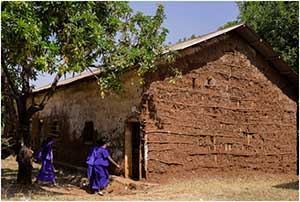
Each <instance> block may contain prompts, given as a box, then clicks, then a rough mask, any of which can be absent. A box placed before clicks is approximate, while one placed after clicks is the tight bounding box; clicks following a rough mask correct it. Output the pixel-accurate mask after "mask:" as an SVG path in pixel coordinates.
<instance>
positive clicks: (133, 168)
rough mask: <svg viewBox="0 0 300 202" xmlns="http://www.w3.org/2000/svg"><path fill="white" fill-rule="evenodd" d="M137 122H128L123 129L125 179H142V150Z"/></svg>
mask: <svg viewBox="0 0 300 202" xmlns="http://www.w3.org/2000/svg"><path fill="white" fill-rule="evenodd" d="M141 134H142V132H141V130H140V123H139V122H128V123H127V124H126V129H125V177H128V178H131V179H134V180H140V179H141V178H143V177H144V173H145V172H144V171H143V170H144V166H143V165H144V163H143V162H144V152H143V151H144V148H143V143H142V141H141V139H142V138H141Z"/></svg>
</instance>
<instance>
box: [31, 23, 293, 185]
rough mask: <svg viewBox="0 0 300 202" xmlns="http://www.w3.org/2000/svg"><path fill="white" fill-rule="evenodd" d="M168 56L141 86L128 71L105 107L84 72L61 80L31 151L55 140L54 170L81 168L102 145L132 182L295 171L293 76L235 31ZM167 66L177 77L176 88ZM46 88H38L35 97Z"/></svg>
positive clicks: (248, 34) (252, 37)
mask: <svg viewBox="0 0 300 202" xmlns="http://www.w3.org/2000/svg"><path fill="white" fill-rule="evenodd" d="M171 50H176V51H178V53H179V56H178V57H177V58H176V61H175V62H174V63H172V64H160V65H159V67H158V69H159V70H158V71H157V72H156V73H154V74H152V75H149V77H148V79H147V85H146V86H145V87H141V86H139V84H138V83H137V79H136V74H135V72H129V73H127V74H126V75H124V77H123V81H124V85H125V86H126V89H127V90H126V92H124V93H119V94H117V93H114V92H111V93H110V94H109V95H108V96H106V97H105V98H104V99H102V98H101V97H100V94H99V91H98V86H97V82H96V79H95V77H94V76H93V74H91V73H88V72H87V73H83V74H81V75H79V76H77V77H74V78H70V79H67V80H64V81H61V82H59V84H58V88H57V90H56V92H55V94H54V95H53V97H52V98H51V99H50V101H49V103H48V104H47V105H46V107H45V108H44V110H43V111H40V112H38V113H37V114H36V115H35V116H34V118H33V119H32V134H33V145H35V147H36V148H37V147H38V145H40V144H41V141H42V140H43V139H45V138H46V136H48V135H50V134H51V135H55V136H56V137H57V143H56V145H55V148H54V159H55V163H57V164H63V165H66V166H71V165H72V166H74V165H76V166H82V167H84V166H85V159H86V156H87V153H88V151H89V148H90V147H91V145H92V144H93V143H94V142H95V141H96V139H97V138H102V137H106V138H108V139H109V140H110V141H111V143H112V147H111V149H110V151H111V154H112V156H113V158H115V159H117V161H118V162H119V163H121V164H122V167H123V170H124V175H125V176H126V177H131V178H134V179H140V178H147V179H154V178H158V177H159V176H161V175H165V176H168V175H173V174H174V173H176V175H179V174H180V173H187V172H192V171H193V172H195V173H196V172H198V173H201V172H204V171H206V170H220V171H224V172H231V171H236V170H245V169H246V170H257V171H265V172H280V173H291V174H292V173H296V170H297V145H298V142H297V131H298V128H297V116H298V111H297V105H298V74H297V73H296V72H294V71H293V70H292V69H291V68H290V67H288V66H287V64H286V63H285V62H284V61H283V60H282V59H281V58H280V57H279V56H278V55H276V54H275V53H274V51H273V49H272V48H271V47H270V45H268V44H267V43H265V42H264V41H263V40H261V38H260V37H259V36H257V34H255V33H254V31H253V30H251V29H250V28H249V27H247V26H246V25H244V24H240V25H237V26H234V27H230V28H227V29H224V30H220V31H217V32H214V33H210V34H207V35H204V36H202V37H199V38H196V39H192V40H189V41H186V42H183V43H180V44H176V45H174V46H173V47H171ZM171 66H172V67H176V68H178V69H180V71H181V72H182V78H181V79H180V78H175V80H176V82H172V81H174V78H172V77H171V76H172V74H171V73H170V71H169V70H170V67H171ZM94 74H98V75H101V73H100V72H99V71H96V72H94ZM49 87H50V86H44V87H41V88H38V89H36V90H35V93H34V96H35V99H41V98H42V97H43V95H44V93H45V90H46V89H48V88H49ZM112 169H113V168H112ZM112 171H113V170H112Z"/></svg>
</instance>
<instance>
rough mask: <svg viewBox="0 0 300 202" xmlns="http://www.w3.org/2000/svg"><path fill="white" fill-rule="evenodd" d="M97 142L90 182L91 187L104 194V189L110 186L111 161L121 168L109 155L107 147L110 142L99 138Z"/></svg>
mask: <svg viewBox="0 0 300 202" xmlns="http://www.w3.org/2000/svg"><path fill="white" fill-rule="evenodd" d="M97 144H98V147H97V148H95V149H94V150H93V154H94V164H93V168H92V174H91V177H90V184H91V188H92V189H93V190H94V191H97V192H98V194H99V195H101V196H103V195H104V192H103V190H104V189H105V187H107V186H108V183H109V180H108V177H109V173H108V166H109V161H110V162H111V163H113V164H114V165H115V166H116V167H118V168H120V166H119V164H117V163H116V162H115V161H114V160H113V159H112V158H111V156H110V155H109V152H108V150H107V147H109V143H107V142H104V141H103V140H99V141H97Z"/></svg>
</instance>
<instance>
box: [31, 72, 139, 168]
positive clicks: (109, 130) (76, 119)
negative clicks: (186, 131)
mask: <svg viewBox="0 0 300 202" xmlns="http://www.w3.org/2000/svg"><path fill="white" fill-rule="evenodd" d="M124 83H125V84H124V85H125V87H126V92H123V93H110V94H107V95H106V96H105V98H104V99H102V98H101V96H100V93H99V87H98V85H97V82H96V81H95V79H89V80H81V81H79V82H76V83H73V84H72V85H67V86H63V87H61V88H59V89H58V90H57V91H56V92H55V94H54V96H53V97H52V98H51V99H50V100H49V103H47V105H46V106H45V108H44V110H43V111H40V112H38V113H37V114H36V115H35V116H34V118H33V120H32V134H33V141H34V145H35V147H39V145H40V144H41V141H40V139H41V135H42V136H44V139H45V138H46V137H47V136H49V134H50V133H51V124H52V123H53V121H54V120H55V121H57V122H58V123H59V128H60V129H59V134H58V137H57V138H56V144H55V145H54V161H60V162H64V163H68V164H72V165H75V166H85V165H86V163H85V161H86V157H87V154H88V152H89V150H90V148H91V147H92V145H93V144H86V143H85V142H84V139H83V131H84V127H85V122H89V121H92V122H93V125H94V133H93V136H94V137H93V141H94V143H95V142H96V140H97V139H99V138H106V139H108V140H109V141H111V147H110V148H109V150H110V152H111V155H112V157H113V158H114V159H115V160H117V161H118V163H120V164H122V162H123V160H124V128H125V127H124V126H125V122H126V120H127V116H128V115H129V114H130V113H131V108H132V106H138V105H139V103H140V97H141V92H142V89H141V88H140V87H139V85H138V82H137V79H135V77H134V75H133V74H132V73H130V74H127V75H125V76H124ZM42 95H43V94H42V93H40V94H37V95H36V98H35V99H36V100H38V99H41V97H42ZM39 120H43V126H42V129H41V130H39V129H38V124H39V123H38V122H39ZM112 168H115V167H113V166H112Z"/></svg>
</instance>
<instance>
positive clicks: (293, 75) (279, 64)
mask: <svg viewBox="0 0 300 202" xmlns="http://www.w3.org/2000/svg"><path fill="white" fill-rule="evenodd" d="M229 32H236V33H237V34H238V35H239V36H241V37H242V38H243V39H244V40H246V41H247V42H248V43H249V44H250V46H252V47H253V48H254V49H255V50H256V51H258V52H259V53H260V54H261V55H262V56H263V57H264V58H265V59H266V60H267V61H269V62H270V63H271V64H272V66H274V67H275V68H276V69H277V70H278V71H279V73H280V74H282V75H283V76H284V77H286V78H288V79H289V80H290V81H291V82H292V83H293V84H294V85H295V86H297V87H298V85H299V76H298V73H297V72H295V71H294V70H293V69H292V68H290V67H289V66H288V65H287V63H286V62H284V61H283V60H282V59H281V58H280V56H278V54H276V53H275V52H274V50H273V48H272V47H271V45H269V44H268V43H266V42H265V41H263V40H262V39H261V38H260V37H259V36H258V35H257V34H256V33H255V32H254V31H253V30H252V29H250V28H249V27H248V26H247V25H246V24H244V23H242V24H238V25H235V26H232V27H229V28H226V29H223V30H219V31H216V32H212V33H209V34H206V35H203V36H200V37H198V38H195V39H191V40H188V41H184V42H182V43H179V44H175V45H174V46H171V47H170V48H169V50H168V51H166V52H169V51H181V50H184V49H186V48H190V47H192V46H195V45H198V44H200V43H205V42H206V41H208V40H210V39H213V38H215V37H218V36H221V35H223V34H226V33H229ZM100 72H101V71H100V70H95V71H94V72H93V73H91V72H85V73H82V74H80V75H79V76H76V77H73V78H69V79H66V80H63V81H60V82H59V83H58V86H63V85H67V84H70V83H72V82H75V81H78V80H81V79H83V78H86V77H90V76H92V75H93V74H99V73H100ZM50 86H51V84H49V85H46V86H42V87H39V88H37V89H34V90H33V92H38V91H42V90H45V89H48V88H50Z"/></svg>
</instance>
